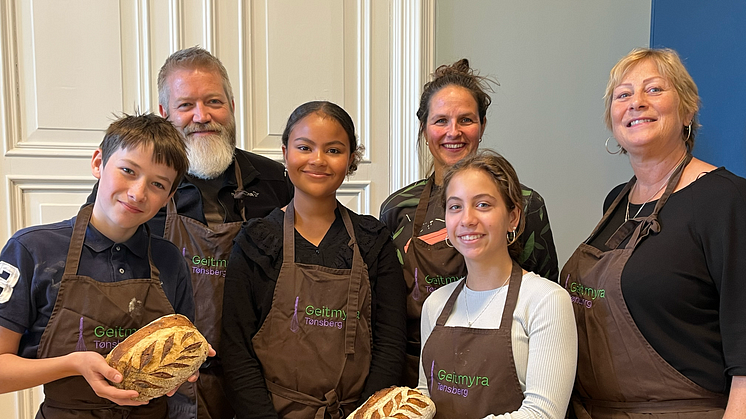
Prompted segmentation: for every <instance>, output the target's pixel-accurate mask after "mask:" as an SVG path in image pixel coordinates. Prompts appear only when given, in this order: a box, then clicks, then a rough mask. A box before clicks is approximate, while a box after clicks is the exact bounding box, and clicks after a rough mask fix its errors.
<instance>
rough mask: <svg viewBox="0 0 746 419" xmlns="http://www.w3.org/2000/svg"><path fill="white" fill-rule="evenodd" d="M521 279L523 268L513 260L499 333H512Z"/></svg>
mask: <svg viewBox="0 0 746 419" xmlns="http://www.w3.org/2000/svg"><path fill="white" fill-rule="evenodd" d="M522 279H523V268H521V266H520V265H519V264H518V262H516V261H515V260H513V268H512V270H511V271H510V282H508V295H506V296H505V308H503V315H502V318H501V319H500V332H499V333H508V334H510V333H511V331H512V329H513V328H512V323H513V312H514V311H515V307H516V305H518V292H519V291H520V290H521V280H522Z"/></svg>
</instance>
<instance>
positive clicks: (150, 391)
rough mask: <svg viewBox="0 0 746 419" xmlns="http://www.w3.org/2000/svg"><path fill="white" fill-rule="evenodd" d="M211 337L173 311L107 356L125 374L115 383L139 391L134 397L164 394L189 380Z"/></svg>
mask: <svg viewBox="0 0 746 419" xmlns="http://www.w3.org/2000/svg"><path fill="white" fill-rule="evenodd" d="M207 351H208V345H207V340H206V339H205V337H204V336H202V334H201V333H199V331H198V330H197V329H196V328H195V327H194V325H193V324H192V322H190V321H189V319H187V318H186V317H184V316H182V315H180V314H170V315H167V316H163V317H160V318H158V319H156V320H153V321H152V322H150V323H148V324H147V325H146V326H145V327H143V328H141V329H139V330H138V331H137V332H135V333H133V334H132V335H130V336H129V337H127V339H125V340H124V341H123V342H122V343H120V344H119V345H117V346H116V347H115V348H114V349H113V350H112V351H111V352H110V353H109V355H108V356H107V357H106V362H108V363H109V365H110V366H111V367H112V368H115V369H117V370H118V371H119V372H120V373H122V377H123V379H122V382H121V383H112V385H113V386H115V387H117V388H121V389H125V390H135V391H137V392H138V393H140V395H139V396H138V397H136V398H135V399H134V400H142V401H145V400H150V399H153V398H155V397H160V396H163V395H164V394H166V393H168V392H169V391H171V390H173V389H174V388H176V387H177V386H179V385H180V384H181V383H183V382H184V381H186V380H187V378H189V377H190V376H191V375H193V374H194V373H195V372H197V370H198V369H199V366H200V365H202V363H203V362H205V360H206V359H207Z"/></svg>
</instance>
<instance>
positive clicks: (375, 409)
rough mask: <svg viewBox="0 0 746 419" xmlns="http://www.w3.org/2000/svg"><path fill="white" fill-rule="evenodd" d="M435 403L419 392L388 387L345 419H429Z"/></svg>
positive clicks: (404, 388) (433, 414)
mask: <svg viewBox="0 0 746 419" xmlns="http://www.w3.org/2000/svg"><path fill="white" fill-rule="evenodd" d="M433 416H435V403H433V401H432V400H431V399H430V398H429V397H427V396H426V395H424V394H422V392H420V391H419V390H415V389H411V388H409V387H390V388H385V389H383V390H379V391H377V392H376V393H375V394H373V395H372V396H370V398H369V399H368V400H367V401H366V402H365V403H364V404H363V405H362V406H360V407H359V408H357V410H355V411H354V412H352V413H351V414H350V415H349V416H348V417H347V419H386V418H394V419H431V418H432V417H433Z"/></svg>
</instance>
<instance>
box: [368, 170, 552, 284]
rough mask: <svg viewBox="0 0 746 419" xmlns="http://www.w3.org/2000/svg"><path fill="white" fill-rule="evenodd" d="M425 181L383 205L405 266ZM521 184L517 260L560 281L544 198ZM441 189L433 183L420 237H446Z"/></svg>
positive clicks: (397, 251) (382, 210)
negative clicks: (521, 226) (521, 221)
mask: <svg viewBox="0 0 746 419" xmlns="http://www.w3.org/2000/svg"><path fill="white" fill-rule="evenodd" d="M426 183H427V179H422V180H419V181H417V182H415V183H413V184H411V185H409V186H406V187H404V188H402V189H400V190H398V191H396V192H394V193H393V194H391V196H389V197H388V198H387V199H386V200H385V201H384V202H383V204H382V205H381V216H380V219H381V222H383V223H384V224H386V226H387V227H388V228H389V230H391V232H392V234H393V236H392V238H393V241H394V245H395V246H396V253H397V256H398V257H399V262H400V263H401V264H402V265H403V264H404V249H405V247H406V246H407V244H408V243H409V240H410V239H411V233H410V232H411V231H412V222H413V220H414V213H415V211H416V210H417V204H419V202H420V196H421V195H422V191H423V190H424V189H425V184H426ZM521 187H522V188H523V198H524V203H525V206H524V211H525V213H526V228H525V230H524V231H523V234H521V235H520V236H519V237H518V240H519V241H520V242H521V244H522V246H523V253H522V254H521V257H520V259H519V260H518V263H519V264H520V265H521V267H523V269H525V270H527V271H530V272H534V273H536V274H538V275H541V276H543V277H544V278H548V279H551V280H552V281H555V282H557V279H558V277H559V267H558V261H557V250H556V249H555V247H554V239H553V238H552V230H551V228H550V227H549V216H548V214H547V208H546V206H545V205H544V198H542V197H541V195H539V193H538V192H536V191H534V190H533V189H531V188H529V187H527V186H526V185H523V184H522V185H521ZM440 189H441V188H440V187H438V186H437V185H434V186H433V190H432V192H431V193H430V203H429V204H428V206H427V215H426V216H425V222H424V223H422V231H420V233H419V235H418V237H420V236H428V235H429V237H432V238H438V239H439V240H444V239H445V229H446V224H445V209H444V207H443V204H442V203H441V202H440V198H439V196H440ZM431 244H432V243H431Z"/></svg>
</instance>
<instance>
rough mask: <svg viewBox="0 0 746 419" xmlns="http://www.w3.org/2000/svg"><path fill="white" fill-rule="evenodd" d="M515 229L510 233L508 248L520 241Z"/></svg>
mask: <svg viewBox="0 0 746 419" xmlns="http://www.w3.org/2000/svg"><path fill="white" fill-rule="evenodd" d="M515 229H516V228H515V227H513V231H508V234H507V236H508V246H510V245H511V244H513V243H515V241H516V240H518V235H517V234H515Z"/></svg>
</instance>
